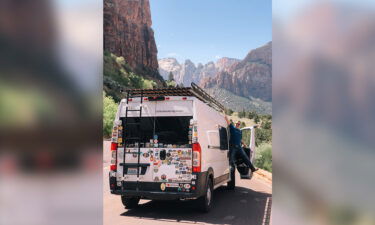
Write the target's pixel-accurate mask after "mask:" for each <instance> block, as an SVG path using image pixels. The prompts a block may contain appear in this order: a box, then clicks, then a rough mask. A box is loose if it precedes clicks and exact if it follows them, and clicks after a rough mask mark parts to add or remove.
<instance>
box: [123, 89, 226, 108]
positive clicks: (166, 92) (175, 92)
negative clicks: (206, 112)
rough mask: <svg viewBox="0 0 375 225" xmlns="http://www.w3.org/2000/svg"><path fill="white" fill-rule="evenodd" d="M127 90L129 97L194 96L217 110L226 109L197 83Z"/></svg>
mask: <svg viewBox="0 0 375 225" xmlns="http://www.w3.org/2000/svg"><path fill="white" fill-rule="evenodd" d="M125 92H126V93H127V97H128V98H134V97H154V96H194V97H196V98H198V99H199V100H201V101H202V102H204V103H206V104H207V105H209V106H211V107H212V108H214V109H216V110H217V111H223V110H224V109H225V107H224V106H223V105H222V104H221V103H219V102H218V101H216V99H214V98H213V97H212V96H210V95H209V94H208V93H207V92H205V91H204V90H203V89H202V88H200V87H199V86H198V85H196V84H195V83H191V87H176V88H159V89H132V90H126V91H125Z"/></svg>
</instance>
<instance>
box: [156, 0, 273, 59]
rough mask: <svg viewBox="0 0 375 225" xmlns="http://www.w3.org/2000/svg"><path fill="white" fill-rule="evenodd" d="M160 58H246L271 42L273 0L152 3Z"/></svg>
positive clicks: (197, 0)
mask: <svg viewBox="0 0 375 225" xmlns="http://www.w3.org/2000/svg"><path fill="white" fill-rule="evenodd" d="M150 4H151V16H152V22H153V25H152V28H153V29H154V32H155V39H156V44H157V46H158V58H166V57H174V58H176V59H177V60H178V61H179V62H180V63H181V62H184V61H185V59H190V60H192V61H193V62H194V63H199V62H201V63H207V62H209V61H216V60H217V59H218V58H220V57H224V56H225V57H232V58H239V59H242V58H244V57H245V56H246V55H247V53H248V52H249V51H250V50H251V49H254V48H257V47H260V46H262V45H264V44H266V43H267V42H269V41H271V40H272V1H271V0H235V1H228V0H150Z"/></svg>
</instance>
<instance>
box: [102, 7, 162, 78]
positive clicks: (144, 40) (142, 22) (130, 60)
mask: <svg viewBox="0 0 375 225" xmlns="http://www.w3.org/2000/svg"><path fill="white" fill-rule="evenodd" d="M151 25H152V21H151V12H150V3H149V0H137V1H134V0H105V1H104V50H106V51H108V52H111V53H113V54H115V55H117V56H123V57H124V58H125V61H126V62H127V64H129V66H130V67H131V68H132V69H133V70H134V72H135V73H137V74H139V75H144V76H146V77H153V78H155V79H157V80H162V78H161V77H160V75H159V72H158V61H157V48H156V44H155V38H154V32H153V30H152V29H151Z"/></svg>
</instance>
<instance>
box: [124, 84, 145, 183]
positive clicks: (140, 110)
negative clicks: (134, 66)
mask: <svg viewBox="0 0 375 225" xmlns="http://www.w3.org/2000/svg"><path fill="white" fill-rule="evenodd" d="M130 97H131V91H130V90H128V91H127V96H126V111H125V122H124V135H123V136H124V141H125V143H124V158H123V162H124V169H123V174H122V175H123V176H125V164H126V161H125V160H126V155H127V154H133V153H130V152H127V151H126V147H127V144H126V141H128V140H134V141H135V143H137V146H138V153H137V155H138V159H137V190H138V182H139V167H140V154H141V143H140V140H141V122H142V107H143V91H142V92H141V93H140V97H141V103H140V105H139V109H129V98H130ZM128 112H139V116H138V117H137V118H138V120H135V121H134V122H132V123H130V122H129V121H128ZM132 118H134V117H132ZM129 125H131V126H136V127H137V129H136V130H137V132H136V134H137V136H136V137H130V136H129V133H128V132H127V131H128V130H130V129H129V128H128V126H129Z"/></svg>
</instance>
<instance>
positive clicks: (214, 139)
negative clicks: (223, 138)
mask: <svg viewBox="0 0 375 225" xmlns="http://www.w3.org/2000/svg"><path fill="white" fill-rule="evenodd" d="M207 137H208V147H209V148H216V149H218V148H220V146H219V145H220V137H219V131H217V130H209V131H207Z"/></svg>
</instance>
